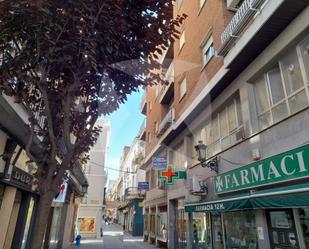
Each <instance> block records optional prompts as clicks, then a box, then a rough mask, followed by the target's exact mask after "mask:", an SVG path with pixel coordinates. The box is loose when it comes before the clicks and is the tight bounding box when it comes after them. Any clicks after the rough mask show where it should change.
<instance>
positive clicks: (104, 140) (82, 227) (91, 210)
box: [77, 118, 111, 238]
mask: <svg viewBox="0 0 309 249" xmlns="http://www.w3.org/2000/svg"><path fill="white" fill-rule="evenodd" d="M96 125H98V126H100V127H102V130H101V133H100V135H99V137H98V139H97V141H96V144H95V145H94V146H93V147H92V148H91V150H90V153H89V156H90V160H89V162H88V165H87V166H86V170H85V173H86V176H87V179H88V183H89V188H88V193H87V196H86V198H84V199H83V202H82V204H81V206H80V209H79V210H78V223H77V227H78V234H80V235H81V236H82V237H83V238H100V237H102V236H103V228H102V226H103V214H104V212H105V203H104V201H105V186H106V182H107V175H106V172H105V169H104V168H105V164H106V160H107V152H108V147H109V140H110V135H111V125H110V121H109V120H108V119H105V118H99V119H98V120H97V122H96Z"/></svg>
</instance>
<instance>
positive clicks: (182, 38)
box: [179, 30, 186, 52]
mask: <svg viewBox="0 0 309 249" xmlns="http://www.w3.org/2000/svg"><path fill="white" fill-rule="evenodd" d="M185 44H186V31H185V30H183V31H182V32H181V35H180V37H179V52H180V51H181V50H182V48H183V47H184V45H185Z"/></svg>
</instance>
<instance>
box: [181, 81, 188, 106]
mask: <svg viewBox="0 0 309 249" xmlns="http://www.w3.org/2000/svg"><path fill="white" fill-rule="evenodd" d="M184 82H185V90H184V92H183V93H182V87H181V86H182V84H183V83H184ZM187 84H188V83H187V78H186V77H183V78H182V79H181V80H180V82H179V102H180V101H181V100H182V99H183V98H184V97H185V96H186V94H187V90H188V88H187Z"/></svg>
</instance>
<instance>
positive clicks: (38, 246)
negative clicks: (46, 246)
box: [30, 183, 56, 249]
mask: <svg viewBox="0 0 309 249" xmlns="http://www.w3.org/2000/svg"><path fill="white" fill-rule="evenodd" d="M46 184H48V183H46ZM55 194H56V193H54V192H53V191H48V192H46V193H41V196H40V199H39V203H38V208H37V213H36V214H35V215H36V217H35V223H34V228H33V237H32V240H31V247H30V248H31V249H42V246H43V242H44V235H45V231H46V227H47V223H48V217H49V214H50V210H51V204H52V201H53V198H54V196H55Z"/></svg>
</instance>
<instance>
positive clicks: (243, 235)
mask: <svg viewBox="0 0 309 249" xmlns="http://www.w3.org/2000/svg"><path fill="white" fill-rule="evenodd" d="M223 216H224V229H225V235H226V236H225V238H226V242H225V244H226V249H234V248H254V249H258V248H259V245H258V233H257V229H256V222H255V215H254V213H253V212H251V211H243V212H227V213H224V214H223Z"/></svg>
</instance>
